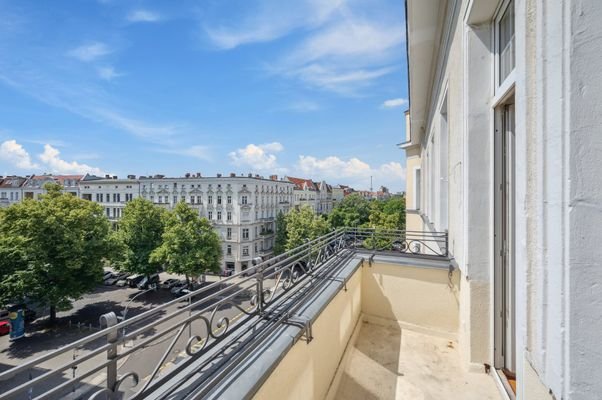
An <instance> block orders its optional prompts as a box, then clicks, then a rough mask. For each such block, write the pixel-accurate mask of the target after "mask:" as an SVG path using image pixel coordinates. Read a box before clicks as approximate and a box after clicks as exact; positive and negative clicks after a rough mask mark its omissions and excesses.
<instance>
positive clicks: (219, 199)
mask: <svg viewBox="0 0 602 400" xmlns="http://www.w3.org/2000/svg"><path fill="white" fill-rule="evenodd" d="M217 204H222V196H217Z"/></svg>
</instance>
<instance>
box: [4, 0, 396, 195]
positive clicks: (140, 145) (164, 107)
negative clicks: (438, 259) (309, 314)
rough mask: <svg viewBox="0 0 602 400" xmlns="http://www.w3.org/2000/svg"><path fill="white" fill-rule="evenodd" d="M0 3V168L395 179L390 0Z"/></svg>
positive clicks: (354, 181) (358, 181) (391, 183)
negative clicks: (59, 4) (234, 173)
mask: <svg viewBox="0 0 602 400" xmlns="http://www.w3.org/2000/svg"><path fill="white" fill-rule="evenodd" d="M67 4H68V5H67ZM0 14H1V15H2V16H3V18H2V19H1V20H0V54H1V55H0V104H2V106H1V107H0V174H21V175H25V174H31V173H42V172H51V173H83V172H91V173H111V174H117V175H120V176H124V175H126V174H136V175H148V174H155V173H162V174H165V175H169V176H182V175H183V174H184V173H186V172H202V173H203V174H204V175H213V174H215V173H218V172H221V173H224V174H227V173H230V172H236V173H243V172H244V173H246V172H256V173H260V174H263V175H269V174H271V173H277V174H279V175H283V174H288V175H291V176H300V177H309V178H313V179H325V180H327V181H328V182H329V183H332V184H339V183H341V184H351V185H354V186H355V187H356V188H357V189H362V188H365V189H367V188H368V187H369V182H370V176H373V177H374V186H375V187H377V186H379V185H381V184H382V185H386V186H388V187H389V188H390V189H392V190H394V191H398V190H404V188H405V182H404V175H405V172H404V166H405V160H404V158H403V152H402V151H401V150H399V149H398V148H397V147H396V146H395V145H396V143H399V142H401V141H402V139H403V138H404V137H405V133H404V129H405V124H404V114H403V112H404V110H405V109H406V108H407V72H406V60H405V27H404V18H405V17H404V9H403V1H402V0H347V1H345V0H295V1H283V0H276V1H275V0H244V1H243V0H232V1H230V0H203V1H201V0H199V1H186V0H183V1H177V2H176V1H168V0H164V1H135V0H87V1H84V0H79V1H76V0H73V1H70V2H61V6H57V3H55V2H49V1H47V2H39V1H25V0H21V1H15V0H13V1H6V0H0Z"/></svg>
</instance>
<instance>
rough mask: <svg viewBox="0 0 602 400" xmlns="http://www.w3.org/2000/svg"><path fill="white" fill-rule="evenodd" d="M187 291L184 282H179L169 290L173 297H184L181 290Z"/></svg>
mask: <svg viewBox="0 0 602 400" xmlns="http://www.w3.org/2000/svg"><path fill="white" fill-rule="evenodd" d="M187 289H188V285H187V284H186V282H180V283H178V284H177V285H175V286H173V287H172V288H171V290H170V291H171V294H173V295H174V296H175V297H181V296H184V294H185V293H182V291H183V290H187Z"/></svg>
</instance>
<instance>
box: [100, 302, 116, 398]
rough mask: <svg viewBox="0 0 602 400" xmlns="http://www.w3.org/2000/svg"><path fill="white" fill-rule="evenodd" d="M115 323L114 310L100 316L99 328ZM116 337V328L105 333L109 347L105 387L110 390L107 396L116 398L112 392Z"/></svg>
mask: <svg viewBox="0 0 602 400" xmlns="http://www.w3.org/2000/svg"><path fill="white" fill-rule="evenodd" d="M115 325H117V315H115V313H114V312H112V311H111V312H109V313H106V314H103V315H101V316H100V326H101V328H110V327H112V326H115ZM117 339H118V333H117V330H116V329H113V330H112V331H111V332H110V333H108V334H107V342H108V343H109V345H110V347H109V349H108V350H107V360H109V361H111V362H110V363H109V365H107V389H109V391H110V393H111V394H110V395H109V398H110V399H116V398H117V397H116V393H115V392H114V390H115V387H116V384H117Z"/></svg>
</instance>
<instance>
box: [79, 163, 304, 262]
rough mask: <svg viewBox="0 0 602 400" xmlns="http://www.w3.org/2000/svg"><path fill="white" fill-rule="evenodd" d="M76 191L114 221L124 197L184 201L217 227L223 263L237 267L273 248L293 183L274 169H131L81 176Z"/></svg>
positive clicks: (160, 202)
mask: <svg viewBox="0 0 602 400" xmlns="http://www.w3.org/2000/svg"><path fill="white" fill-rule="evenodd" d="M80 192H81V197H82V198H84V199H87V200H91V201H95V202H98V203H99V204H101V205H102V206H103V207H104V208H105V211H106V215H107V217H108V218H109V219H110V220H112V221H115V222H116V221H118V220H119V218H120V217H121V216H122V214H123V208H124V207H125V205H126V204H127V202H129V201H131V200H133V199H135V198H137V197H142V198H144V199H146V200H149V201H151V202H153V203H154V204H156V205H158V206H161V207H164V208H166V209H172V208H173V207H174V206H175V205H176V204H177V203H178V202H182V201H183V202H185V203H187V204H188V205H189V206H190V207H192V208H193V209H196V210H198V212H199V215H200V216H202V217H205V218H207V219H208V220H209V221H210V222H211V223H212V224H213V226H214V227H215V229H216V230H217V231H218V233H219V235H220V237H221V239H222V246H223V254H224V257H223V264H222V268H223V269H227V270H232V271H236V272H238V271H241V270H245V269H246V268H248V267H249V266H251V265H252V260H253V259H254V258H256V257H261V258H267V257H270V256H271V255H272V254H273V246H274V237H275V231H276V226H275V219H276V216H277V215H278V213H279V212H283V213H285V214H286V213H288V211H289V209H290V206H291V204H292V201H293V184H292V183H290V182H288V181H286V180H278V177H277V176H275V175H273V176H271V177H270V179H265V178H263V177H261V176H259V175H251V174H249V175H246V176H237V175H235V174H230V175H229V176H222V175H221V174H218V175H217V176H215V177H203V176H201V175H200V174H194V175H193V174H186V176H185V177H180V178H170V177H165V176H163V175H154V176H140V177H137V178H136V177H135V176H133V175H130V176H129V177H128V178H127V179H117V178H116V177H110V176H107V177H104V178H99V177H94V176H86V177H85V178H84V179H83V180H82V182H81V183H80Z"/></svg>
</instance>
